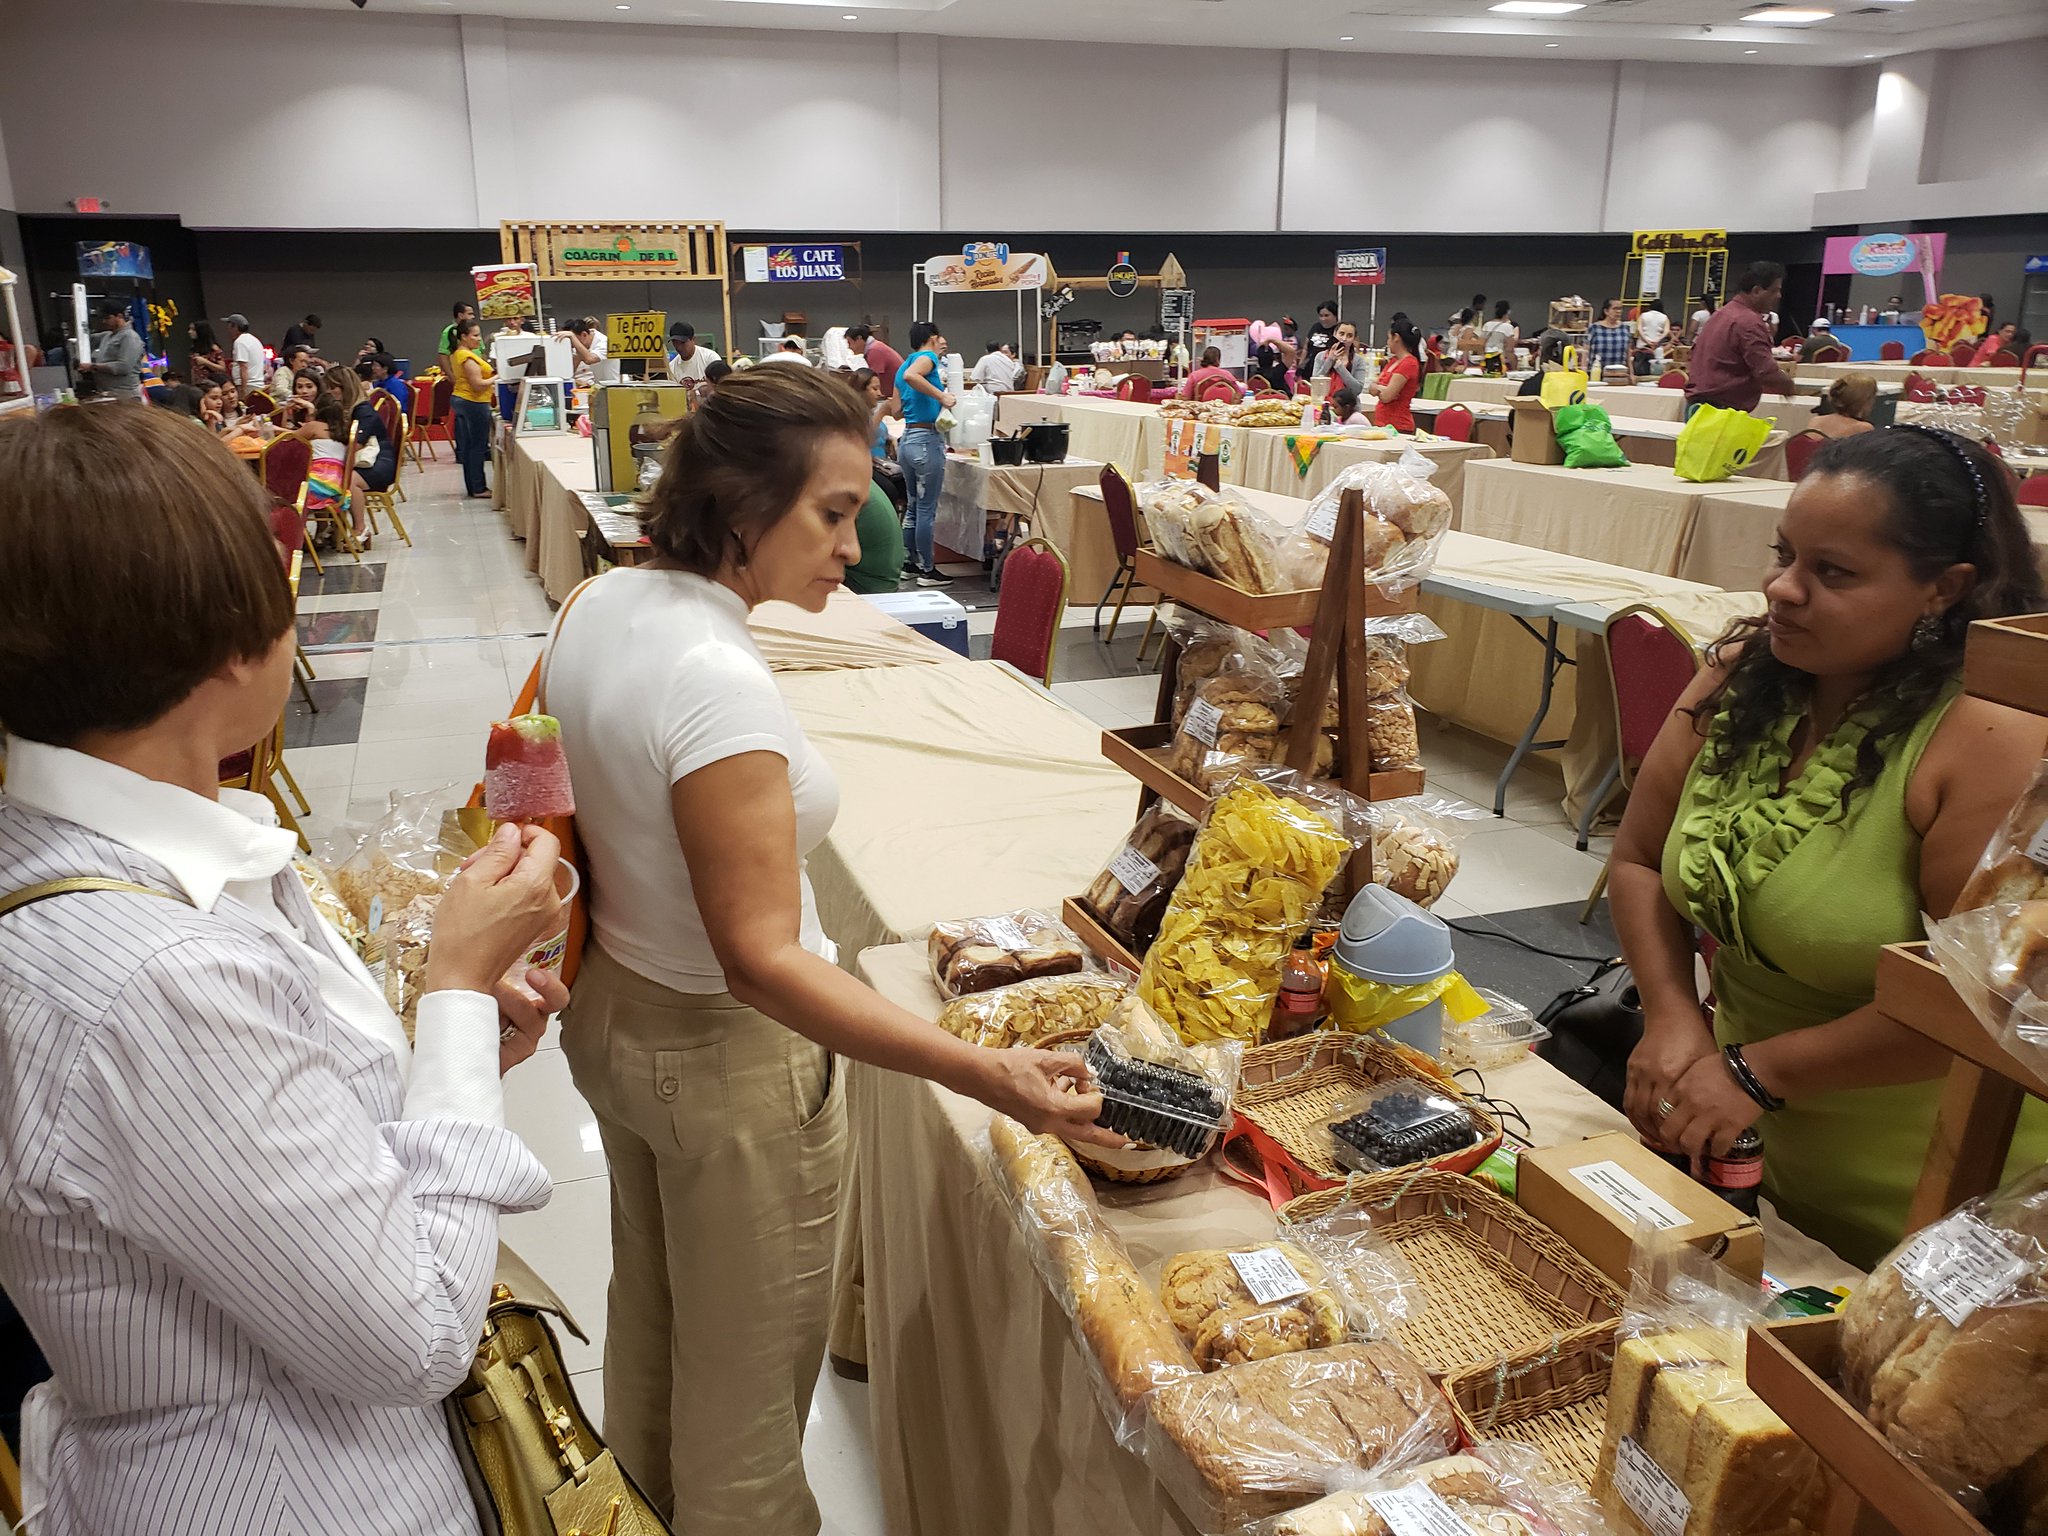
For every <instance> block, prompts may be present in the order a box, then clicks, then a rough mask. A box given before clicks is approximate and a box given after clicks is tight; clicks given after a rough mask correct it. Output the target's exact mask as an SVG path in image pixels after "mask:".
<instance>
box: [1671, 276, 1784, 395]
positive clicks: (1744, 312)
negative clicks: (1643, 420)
mask: <svg viewBox="0 0 2048 1536" xmlns="http://www.w3.org/2000/svg"><path fill="white" fill-rule="evenodd" d="M1686 371H1687V375H1688V382H1687V384H1686V386H1685V403H1686V404H1687V405H1688V406H1694V405H1701V404H1705V405H1719V406H1725V407H1727V408H1728V409H1729V410H1731V411H1753V410H1755V409H1756V403H1757V402H1758V401H1759V400H1761V399H1763V397H1764V392H1765V391H1766V390H1770V391H1773V392H1775V393H1778V394H1787V395H1789V394H1791V393H1792V379H1791V376H1790V375H1789V374H1787V373H1786V372H1785V370H1784V369H1782V368H1780V367H1779V366H1778V360H1777V359H1776V358H1775V357H1773V356H1772V355H1771V323H1770V322H1769V321H1768V320H1766V319H1765V318H1764V317H1763V316H1762V315H1760V314H1758V313H1757V312H1756V311H1755V310H1753V309H1751V308H1750V307H1749V306H1748V305H1747V304H1745V303H1743V302H1742V301H1741V300H1740V299H1731V300H1729V301H1728V302H1727V303H1726V304H1723V305H1722V306H1721V307H1720V308H1719V309H1717V310H1715V311H1714V312H1713V314H1712V315H1710V316H1708V318H1707V323H1706V324H1705V325H1703V326H1701V327H1700V333H1699V335H1698V336H1697V337H1695V338H1694V340H1693V344H1692V359H1691V361H1690V362H1689V363H1688V364H1687V365H1686Z"/></svg>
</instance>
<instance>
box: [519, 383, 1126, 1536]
mask: <svg viewBox="0 0 2048 1536" xmlns="http://www.w3.org/2000/svg"><path fill="white" fill-rule="evenodd" d="M869 466H870V459H869V423H868V407H867V403H866V402H865V401H864V400H863V399H862V397H861V396H860V395H858V394H856V393H855V392H854V391H852V390H850V389H848V388H846V386H845V385H844V384H843V383H841V382H840V381H839V380H838V379H836V378H831V377H829V376H827V375H825V374H823V373H820V372H819V371H817V370H816V369H812V368H787V367H785V368H765V367H764V368H754V369H749V370H747V371H745V372H742V373H735V374H733V375H731V376H730V377H729V378H727V379H726V380H725V381H724V382H723V383H721V384H720V385H719V387H718V388H717V389H716V390H714V391H712V392H711V393H710V394H708V395H707V396H705V398H704V400H703V402H702V403H701V404H700V405H699V406H698V407H697V409H695V410H693V411H692V412H691V413H690V414H689V415H688V416H686V417H684V418H683V420H682V422H681V425H680V427H679V429H678V430H677V432H676V433H675V435H674V437H673V438H672V439H671V440H670V443H669V447H668V453H667V460H666V462H665V464H664V465H663V469H662V474H661V479H660V481H659V482H658V483H657V484H656V486H655V488H654V490H653V493H652V495H651V498H650V505H649V511H648V513H647V519H648V520H647V533H648V537H649V539H650V541H651V542H652V544H653V546H654V549H655V551H656V558H655V559H654V560H653V561H652V562H650V563H649V564H646V565H642V566H637V567H622V568H620V569H617V570H613V571H610V572H607V573H606V574H605V575H604V576H603V577H602V578H601V579H600V580H598V581H597V582H595V583H593V584H592V585H591V586H589V587H588V588H587V589H585V590H584V591H583V592H582V593H581V595H580V596H578V597H576V598H575V600H574V601H573V602H572V603H570V604H565V605H564V607H563V610H562V613H561V615H560V616H559V617H558V618H557V620H556V624H555V632H554V636H553V638H552V639H551V640H550V643H549V647H548V655H547V660H546V663H545V669H546V670H545V674H544V682H545V694H544V696H545V698H546V701H547V708H548V710H549V711H550V712H551V713H552V714H554V715H555V716H557V717H558V718H559V719H560V720H561V722H562V737H563V741H564V744H565V746H566V749H567V752H568V758H569V769H570V774H571V777H572V779H573V780H574V783H575V786H576V825H577V833H578V836H579V837H580V838H581V840H582V844H583V848H584V850H585V852H586V853H587V855H588V857H589V871H590V891H591V907H590V919H591V942H590V945H589V948H588V949H587V950H586V951H585V953H584V957H583V963H582V968H581V972H580V974H579V975H578V976H577V978H576V985H575V989H574V996H573V999H572V1001H571V1002H570V1005H569V1008H568V1011H567V1012H566V1014H565V1015H564V1018H563V1026H562V1048H563V1051H564V1053H565V1055H566V1056H567V1058H568V1062H569V1067H570V1071H571V1072H572V1073H573V1075H574V1077H575V1081H576V1086H577V1088H578V1089H579V1090H580V1091H581V1092H582V1094H583V1096H584V1098H586V1099H587V1100H589V1102H590V1105H591V1108H592V1109H593V1111H595V1113H596V1116H597V1121H598V1126H599V1129H600V1131H601V1133H602V1136H603V1140H604V1148H605V1155H606V1158H607V1160H608V1161H609V1163H610V1168H611V1201H612V1282H611V1296H610V1320H609V1323H608V1330H607V1337H606V1342H605V1382H604V1392H605V1415H604V1425H605V1436H606V1438H607V1440H608V1441H609V1442H610V1443H611V1446H612V1449H613V1450H614V1451H615V1452H616V1453H617V1455H618V1457H619V1459H620V1461H621V1462H622V1463H623V1464H624V1465H625V1467H626V1468H627V1470H628V1471H630V1472H631V1473H632V1475H633V1476H634V1477H635V1478H636V1479H638V1480H639V1482H640V1484H641V1486H642V1487H644V1488H645V1489H646V1490H647V1492H648V1494H649V1496H650V1497H651V1498H652V1499H653V1500H654V1502H655V1503H656V1504H657V1505H658V1506H660V1507H661V1509H662V1511H663V1513H664V1514H668V1515H671V1516H672V1519H673V1522H674V1524H675V1526H676V1528H677V1529H678V1530H683V1531H688V1532H690V1533H691V1536H741V1533H746V1536H806V1533H811V1532H815V1531H816V1530H817V1529H818V1521H819V1516H818V1510H817V1505H816V1502H815V1501H814V1500H813V1499H812V1497H811V1493H810V1489H809V1487H808V1486H807V1485H806V1483H805V1481H804V1467H803V1455H802V1441H803V1430H804V1422H805V1418H806V1415H807V1412H808V1408H809V1400H810V1393H811V1385H812V1383H813V1382H814V1381H815V1380H816V1379H817V1375H818V1370H819V1367H820V1365H821V1364H822V1362H823V1357H824V1352H825V1333H826V1312H827V1304H828V1300H829V1297H828V1289H829V1281H830V1275H831V1268H832V1246H833V1234H832V1227H833V1214H834V1207H835V1204H836V1200H837V1190H838V1181H839V1170H840V1166H841V1163H842V1161H843V1159H844V1156H845V1111H844V1106H843V1095H842V1094H841V1093H840V1092H838V1091H837V1090H836V1086H835V1074H834V1072H833V1067H832V1056H833V1053H837V1054H839V1055H844V1056H850V1057H853V1058H855V1059H857V1060H861V1061H866V1062H870V1063H873V1064H874V1065H877V1066H882V1067H887V1068H891V1069H894V1070H896V1071H901V1072H909V1073H914V1074H916V1075H918V1076H921V1077H926V1078H930V1079H932V1080H933V1081H936V1082H940V1083H943V1084H945V1085H946V1086H947V1087H950V1088H953V1089H955V1090H956V1091H958V1092H961V1093H966V1094H971V1095H973V1096H974V1097H976V1098H978V1099H981V1100H982V1101H983V1102H985V1103H987V1104H990V1105H992V1106H993V1107H995V1108H997V1109H999V1110H1001V1111H1003V1112H1004V1113H1006V1114H1009V1115H1012V1116H1014V1117H1016V1118H1017V1119H1019V1120H1022V1121H1023V1122H1024V1123H1025V1124H1026V1125H1028V1126H1030V1127H1031V1128H1032V1129H1034V1130H1040V1131H1046V1130H1050V1131H1057V1132H1059V1133H1060V1134H1062V1135H1065V1136H1068V1137H1070V1138H1077V1139H1080V1140H1084V1141H1094V1142H1099V1143H1103V1144H1106V1145H1122V1141H1121V1138H1118V1137H1114V1136H1110V1135H1108V1134H1107V1133H1106V1132H1103V1131H1101V1130H1099V1129H1097V1128H1095V1127H1094V1126H1093V1124H1092V1122H1093V1120H1094V1118H1095V1115H1096V1114H1097V1113H1098V1111H1099V1110H1100V1108H1101V1100H1100V1098H1099V1097H1098V1096H1097V1095H1096V1094H1095V1093H1093V1092H1092V1091H1091V1090H1089V1085H1088V1084H1087V1082H1086V1081H1085V1072H1080V1073H1077V1061H1076V1058H1074V1057H1072V1056H1068V1055H1058V1054H1052V1053H1047V1052H1040V1051H1021V1050H1013V1051H989V1050H983V1049H980V1048H979V1047H976V1046H971V1045H968V1044H966V1043H965V1042H964V1041H961V1040H957V1039H955V1038H954V1037H953V1036H951V1035H949V1034H947V1033H946V1032H945V1031H943V1030H941V1029H939V1028H938V1027H937V1026H936V1025H934V1024H931V1023H928V1022H926V1021H925V1020H923V1019H920V1018H917V1017H916V1016H915V1015H913V1014H910V1013H908V1012H906V1011H905V1010H904V1009H902V1008H899V1007H897V1006H896V1005H895V1004H893V1003H890V1002H888V1001H886V1000H884V999H883V998H882V997H880V996H879V995H877V994H876V993H875V992H873V991H871V990H870V989H869V988H867V987H866V986H863V985H862V984H861V983H860V982H858V981H856V980H855V979H854V978H853V977H852V976H851V975H850V974H848V973H847V972H846V971H843V970H841V969H840V968H839V967H838V966H837V965H836V964H834V963H833V962H834V958H835V954H836V951H835V950H834V947H833V945H832V943H831V942H830V941H829V940H828V939H827V938H826V937H825V934H824V933H823V931H822V930H821V929H820V927H819V924H818V917H817V910H816V906H815V903H814V902H813V900H812V896H811V887H810V881H809V879H808V877H807V876H806V874H805V872H804V857H805V855H806V854H808V853H809V852H810V851H811V850H812V849H814V848H816V847H817V846H818V844H819V843H820V842H821V841H823V839H824V837H825V834H826V832H827V831H828V830H829V829H830V828H831V825H832V820H833V817H834V815H835V814H836V812H837V810H838V805H839V789H838V784H837V782H836V780H835V779H834V777H833V774H832V770H831V768H830V766H828V765H827V763H826V762H825V760H824V759H823V758H822V757H820V756H819V755H818V753H817V752H816V751H815V750H814V749H813V748H812V747H811V745H810V743H809V742H808V741H807V740H805V738H804V734H803V731H802V730H801V729H800V728H799V727H798V725H797V723H796V720H795V719H794V717H792V715H791V714H790V711H789V709H788V706H787V705H785V704H784V703H783V700H782V695H781V694H780V692H779V691H778V690H777V688H776V686H775V679H774V677H773V676H772V674H771V673H770V672H769V670H768V666H767V663H766V662H764V661H763V660H762V658H761V653H760V652H759V651H758V650H757V649H756V648H755V645H754V641H753V638H752V636H751V634H750V632H749V630H748V628H747V612H748V610H749V609H750V608H752V607H754V606H755V605H756V604H759V603H762V602H766V601H768V600H770V599H781V600H783V601H785V602H792V603H795V604H797V605H798V606H800V607H802V608H806V609H808V610H810V611H811V612H813V613H815V612H818V611H820V610H822V609H823V608H824V606H825V603H826V600H827V599H828V598H830V596H831V595H832V591H833V589H834V588H836V587H837V586H838V585H839V584H840V579H841V576H842V573H843V572H844V570H845V568H846V567H847V566H848V565H850V564H852V563H854V562H855V561H857V560H858V559H859V558H860V541H859V538H858V536H857V534H856V532H855V525H856V519H857V518H858V515H859V513H860V511H861V509H862V507H863V506H864V505H865V503H866V501H867V498H868V489H869V486H870V484H871V480H870V468H869ZM914 814H915V812H914V810H912V809H911V808H910V807H909V806H908V804H907V803H906V808H905V815H906V816H910V815H914ZM1069 1089H1080V1090H1084V1091H1081V1092H1078V1093H1070V1092H1068V1090H1069Z"/></svg>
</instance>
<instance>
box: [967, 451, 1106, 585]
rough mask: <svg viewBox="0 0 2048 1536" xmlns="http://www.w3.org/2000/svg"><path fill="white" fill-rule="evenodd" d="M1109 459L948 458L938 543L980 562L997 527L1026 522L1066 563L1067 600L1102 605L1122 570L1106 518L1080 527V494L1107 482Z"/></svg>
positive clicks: (1019, 530) (1015, 529) (1017, 528)
mask: <svg viewBox="0 0 2048 1536" xmlns="http://www.w3.org/2000/svg"><path fill="white" fill-rule="evenodd" d="M1102 469H1103V465H1102V461H1101V460H1099V459H1087V458H1082V457H1080V456H1078V455H1075V456H1073V457H1070V458H1068V459H1067V460H1066V462H1065V463H1062V464H1022V465H1003V466H1000V467H984V466H983V465H982V464H980V463H979V462H978V461H976V460H974V459H970V458H963V457H960V456H957V455H954V456H948V458H947V460H946V484H945V489H944V492H943V494H942V495H941V497H940V500H939V516H938V523H937V527H938V541H939V543H941V544H943V545H945V546H946V548H948V549H954V550H958V551H959V552H960V553H961V554H962V555H965V556H968V557H969V558H971V559H979V558H980V557H981V552H982V547H983V543H984V541H985V540H986V538H987V536H988V533H989V531H990V530H991V529H998V528H1003V527H1008V528H1009V529H1010V530H1011V531H1012V532H1015V533H1019V534H1021V533H1022V527H1021V526H1020V525H1022V524H1028V525H1029V527H1030V531H1031V532H1032V533H1034V534H1037V535H1039V536H1040V537H1042V538H1046V539H1050V540H1051V541H1052V542H1053V544H1054V545H1056V546H1057V547H1058V549H1059V552H1060V553H1061V554H1062V555H1065V556H1066V558H1067V601H1069V602H1079V601H1080V600H1081V599H1082V597H1083V596H1085V597H1086V598H1087V599H1088V601H1089V602H1091V603H1092V602H1093V601H1095V599H1096V597H1098V596H1099V595H1100V594H1101V592H1102V589H1103V588H1104V587H1106V586H1108V585H1109V578H1110V575H1111V573H1112V572H1114V571H1115V570H1116V548H1115V546H1114V544H1113V543H1112V541H1111V540H1110V537H1109V529H1108V525H1107V524H1106V523H1104V522H1103V521H1102V518H1101V516H1100V513H1099V512H1098V514H1097V516H1096V517H1095V518H1093V519H1087V520H1084V521H1082V522H1080V523H1078V524H1077V523H1076V521H1075V518H1074V512H1073V504H1072V495H1073V492H1074V491H1075V490H1076V489H1078V488H1080V487H1082V486H1094V485H1096V484H1098V483H1099V482H1100V480H1101V478H1102Z"/></svg>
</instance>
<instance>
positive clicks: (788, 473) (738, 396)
mask: <svg viewBox="0 0 2048 1536" xmlns="http://www.w3.org/2000/svg"><path fill="white" fill-rule="evenodd" d="M834 433H841V434H844V435H845V436H848V437H851V438H853V439H855V440H856V441H857V442H859V443H860V444H861V446H862V447H866V446H867V443H868V403H867V401H866V400H865V399H864V398H863V397H862V396H860V395H857V394H855V393H854V392H853V391H852V390H850V389H848V388H847V387H846V386H845V384H843V383H841V382H840V381H839V380H837V379H835V378H833V377H832V376H831V375H829V374H826V373H822V372H820V371H819V370H817V369H815V368H789V367H785V366H783V365H782V364H780V363H776V364H773V365H763V366H761V367H756V368H749V369H746V370H744V371H741V372H735V373H733V374H732V375H730V376H729V377H728V378H727V379H726V380H725V381H724V382H723V383H722V384H720V385H719V386H718V388H717V389H715V390H713V391H711V392H710V393H709V394H707V395H705V396H704V398H703V400H702V402H701V403H700V404H699V405H698V406H697V408H696V409H695V410H693V411H691V412H690V414H689V415H687V416H685V417H684V418H683V423H682V425H681V426H680V427H679V428H678V429H677V430H676V433H675V435H674V436H673V437H671V438H670V439H669V445H668V455H667V457H666V459H665V460H664V461H663V463H662V466H661V478H660V479H659V480H658V481H656V482H655V485H654V489H653V491H652V492H650V493H649V495H648V498H647V504H646V506H645V507H643V508H642V510H641V517H642V519H643V520H644V521H645V522H646V524H647V539H648V542H649V543H650V544H652V545H653V546H654V549H655V552H656V553H657V554H660V555H664V556H666V557H667V558H668V559H670V560H673V561H675V563H676V564H677V565H680V566H681V567H683V569H684V570H687V571H695V572H696V573H697V574H698V575H700V576H709V575H712V574H714V573H715V572H716V571H717V570H718V569H719V567H720V566H722V565H723V564H724V563H725V561H726V558H727V557H728V556H729V555H731V554H732V553H733V552H734V546H735V544H736V543H737V542H738V541H740V540H742V539H743V538H745V537H747V536H749V535H751V536H753V537H755V538H758V537H760V535H761V534H763V533H765V532H767V531H768V530H769V529H770V528H772V527H774V526H775V524H777V523H778V522H780V521H781V520H782V518H783V516H784V515H785V514H786V513H787V512H788V511H789V510H790V508H792V507H793V506H795V505H796V500H797V497H798V496H800V495H802V494H803V489H804V484H805V482H806V481H808V480H809V479H810V478H811V466H812V465H813V464H814V463H815V462H816V458H817V445H818V442H819V440H820V439H821V438H825V437H829V436H831V435H833V434H834Z"/></svg>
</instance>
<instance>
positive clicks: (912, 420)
mask: <svg viewBox="0 0 2048 1536" xmlns="http://www.w3.org/2000/svg"><path fill="white" fill-rule="evenodd" d="M920 357H926V358H930V359H931V364H932V371H931V373H930V374H928V375H927V376H926V382H927V383H929V384H930V385H931V386H932V387H933V388H934V389H942V388H944V387H945V386H944V384H943V383H942V381H941V377H940V370H939V354H938V353H936V352H934V351H932V350H931V349H930V348H926V349H925V350H923V351H921V352H913V353H911V354H910V356H908V357H906V358H905V359H903V366H902V367H901V368H899V369H897V370H896V394H897V398H899V399H900V400H902V402H903V424H904V425H905V426H906V427H928V426H930V425H931V424H932V423H933V422H935V421H937V420H938V419H939V402H938V400H937V398H936V397H935V396H932V395H928V394H926V393H925V392H924V391H923V390H921V389H918V388H916V387H915V386H913V385H911V384H909V383H908V382H906V380H907V379H908V377H909V374H910V365H911V364H912V363H914V362H916V361H917V360H918V359H919V358H920Z"/></svg>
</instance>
